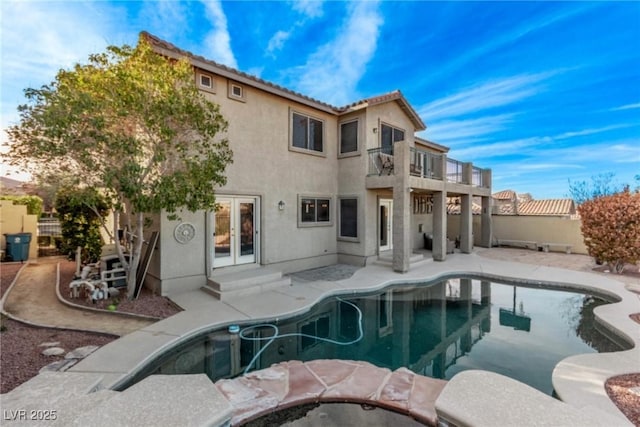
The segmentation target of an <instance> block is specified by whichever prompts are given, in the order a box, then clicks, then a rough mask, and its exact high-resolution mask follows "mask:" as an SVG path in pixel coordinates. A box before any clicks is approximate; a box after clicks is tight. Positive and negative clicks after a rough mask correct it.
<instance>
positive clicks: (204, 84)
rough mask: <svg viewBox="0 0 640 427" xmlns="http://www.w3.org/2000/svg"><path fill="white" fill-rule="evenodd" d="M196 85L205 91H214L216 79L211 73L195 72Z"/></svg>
mask: <svg viewBox="0 0 640 427" xmlns="http://www.w3.org/2000/svg"><path fill="white" fill-rule="evenodd" d="M196 85H197V86H198V88H200V89H203V90H206V91H207V92H213V93H215V92H216V81H215V80H214V78H213V76H212V75H211V74H207V73H203V72H202V71H198V72H196Z"/></svg>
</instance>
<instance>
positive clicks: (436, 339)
mask: <svg viewBox="0 0 640 427" xmlns="http://www.w3.org/2000/svg"><path fill="white" fill-rule="evenodd" d="M607 302H608V301H605V300H603V299H601V298H598V297H596V296H593V295H588V294H581V293H576V292H569V291H559V290H550V289H541V288H536V287H528V286H522V284H519V285H518V286H515V285H512V284H508V283H499V282H495V281H493V282H490V281H488V280H485V279H481V278H478V277H475V278H471V277H462V278H460V277H458V278H449V279H445V280H438V281H435V282H429V283H420V284H410V285H397V286H394V287H390V288H387V289H385V290H384V291H378V292H375V293H368V294H357V295H354V294H350V295H342V296H341V297H331V298H327V299H325V300H323V301H321V302H319V303H318V304H316V305H315V306H314V307H313V308H312V309H311V310H310V311H309V312H307V313H305V314H304V315H302V316H296V317H294V318H289V319H271V320H270V321H268V322H261V323H263V324H264V326H255V324H253V325H249V324H239V325H238V326H239V333H235V332H229V330H228V329H227V328H225V329H222V330H221V329H217V330H210V331H207V332H206V333H202V334H199V335H198V336H196V337H193V338H191V339H189V340H188V341H186V342H183V343H181V344H179V345H176V346H175V347H173V348H171V349H170V350H168V351H165V352H164V353H162V354H161V355H160V356H158V357H156V358H155V359H154V360H153V361H152V362H150V363H149V364H147V365H146V367H145V368H144V369H142V371H140V372H139V373H138V374H137V375H136V376H135V377H134V378H133V379H132V381H131V382H130V383H129V384H128V385H131V384H133V383H135V382H137V381H139V380H141V379H142V378H144V377H145V376H147V375H150V374H187V373H203V372H204V373H206V374H207V375H208V376H209V377H210V378H211V379H212V380H214V381H216V380H218V379H221V378H230V377H234V376H237V375H240V374H242V373H243V372H245V371H247V370H254V369H261V368H265V367H268V366H270V365H271V364H273V363H277V362H281V361H285V360H302V361H309V360H314V359H352V360H364V361H368V362H370V363H373V364H375V365H377V366H380V367H387V368H390V369H397V368H399V367H401V366H404V367H407V368H409V369H411V370H412V371H414V372H416V373H419V374H422V375H426V376H431V377H435V378H443V379H450V378H452V377H453V376H454V375H455V374H456V373H458V372H461V371H463V370H467V369H483V370H489V371H493V372H497V373H500V374H503V375H506V376H509V377H511V378H514V379H516V380H519V381H521V382H524V383H526V384H529V385H530V386H532V387H535V388H537V389H538V390H541V391H542V392H544V393H547V394H552V392H553V387H552V385H551V373H552V371H553V369H554V367H555V365H556V364H557V363H558V362H559V361H560V360H562V359H564V358H566V357H568V356H570V355H573V354H578V353H589V352H607V351H617V350H622V349H626V348H630V347H631V346H630V345H628V344H626V343H625V342H623V341H619V340H617V341H613V340H611V339H610V338H609V337H607V336H605V335H603V334H602V333H601V332H600V331H599V330H598V327H597V324H596V323H595V321H594V317H593V309H594V308H595V307H597V306H598V305H601V304H606V303H607ZM275 334H277V335H278V336H279V337H277V338H273V337H274V335H275ZM123 388H126V386H125V387H123Z"/></svg>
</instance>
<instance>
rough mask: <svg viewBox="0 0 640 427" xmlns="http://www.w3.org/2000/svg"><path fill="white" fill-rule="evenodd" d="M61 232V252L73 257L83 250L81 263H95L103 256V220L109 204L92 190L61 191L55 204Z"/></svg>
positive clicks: (68, 189)
mask: <svg viewBox="0 0 640 427" xmlns="http://www.w3.org/2000/svg"><path fill="white" fill-rule="evenodd" d="M55 207H56V210H57V211H58V218H59V219H60V225H61V228H62V248H61V249H62V252H64V253H66V254H67V255H68V256H69V257H73V256H74V255H75V252H76V248H78V247H80V248H82V262H83V263H85V264H86V263H90V262H96V261H98V260H99V259H100V254H101V252H102V245H103V243H104V242H103V240H102V235H101V234H100V229H101V228H102V219H103V218H104V217H105V216H106V215H107V214H108V213H109V204H108V201H107V200H106V198H105V197H103V196H101V195H100V194H99V193H98V192H97V191H96V190H95V189H93V188H84V189H78V188H64V189H61V190H60V191H58V194H57V195H56V200H55Z"/></svg>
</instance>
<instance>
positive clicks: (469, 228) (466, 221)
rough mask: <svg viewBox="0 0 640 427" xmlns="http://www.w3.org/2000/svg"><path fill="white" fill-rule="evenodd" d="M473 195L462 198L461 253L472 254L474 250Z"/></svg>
mask: <svg viewBox="0 0 640 427" xmlns="http://www.w3.org/2000/svg"><path fill="white" fill-rule="evenodd" d="M471 204H472V199H471V195H469V194H463V195H462V196H461V197H460V251H461V252H462V253H464V254H470V253H471V251H472V250H473V208H472V205H471Z"/></svg>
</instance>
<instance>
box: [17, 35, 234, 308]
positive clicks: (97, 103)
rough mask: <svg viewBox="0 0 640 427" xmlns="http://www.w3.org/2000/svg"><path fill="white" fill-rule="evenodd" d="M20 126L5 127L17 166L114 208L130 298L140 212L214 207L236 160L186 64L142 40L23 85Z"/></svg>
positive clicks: (140, 239) (221, 125)
mask: <svg viewBox="0 0 640 427" xmlns="http://www.w3.org/2000/svg"><path fill="white" fill-rule="evenodd" d="M25 95H26V98H27V100H28V103H27V104H26V105H22V106H20V107H19V108H18V110H19V112H20V118H21V120H20V123H19V124H18V125H16V126H12V127H10V128H9V130H8V134H9V145H10V151H9V154H8V157H9V158H10V159H11V161H12V163H13V164H14V165H18V166H22V168H23V169H28V170H29V169H31V170H33V169H34V168H35V169H36V171H35V172H37V171H39V172H41V173H42V172H43V171H48V173H53V174H56V175H57V176H61V175H65V176H70V177H73V178H74V179H75V183H76V184H77V185H82V186H84V187H88V188H95V189H100V191H101V192H102V193H103V194H104V195H105V196H106V197H107V198H108V200H109V201H110V203H111V205H112V206H113V208H112V209H113V213H114V219H115V220H114V229H113V235H114V236H115V235H116V233H117V231H118V230H119V229H124V230H126V231H127V232H126V233H125V238H126V242H125V244H124V247H125V248H127V249H128V250H129V251H130V261H128V260H127V258H125V256H124V251H123V245H121V244H120V241H119V239H115V241H116V248H117V251H118V255H119V256H120V261H121V262H122V265H123V266H124V268H125V270H126V271H127V283H128V295H129V297H130V298H131V297H132V296H133V293H134V288H135V282H136V277H135V274H136V270H137V266H138V263H139V261H140V254H141V250H142V244H143V236H144V227H145V222H146V218H145V213H151V212H162V211H164V212H167V213H168V214H169V216H170V217H172V218H177V215H176V212H177V211H178V210H179V209H182V208H186V209H188V210H190V211H196V210H200V209H213V208H214V206H215V197H214V191H213V190H214V188H215V187H216V186H220V185H224V184H225V182H226V178H225V175H224V171H225V168H226V166H227V165H228V164H229V163H230V162H231V161H232V153H231V150H230V149H229V146H228V141H227V140H226V138H224V132H225V130H226V127H227V123H226V121H225V120H224V118H223V117H222V115H221V113H220V111H219V107H218V106H217V105H216V104H214V103H212V102H210V101H208V100H207V99H205V97H204V95H203V94H202V93H201V92H200V91H198V89H197V88H196V86H195V84H194V73H193V68H192V66H191V65H190V64H189V62H188V61H187V60H186V59H184V60H180V61H174V60H170V59H168V58H166V57H164V56H162V55H161V54H158V53H156V52H154V51H153V49H152V47H151V46H150V44H149V43H148V42H147V40H146V39H145V36H144V34H143V35H141V36H140V39H139V42H138V45H137V46H136V47H135V48H132V47H129V46H123V47H116V46H111V47H108V48H107V50H106V52H104V53H101V54H95V55H91V56H90V57H89V62H88V64H85V65H81V64H77V65H76V66H75V67H74V68H73V69H72V70H61V71H60V72H59V73H58V74H57V76H56V79H55V81H53V82H52V83H51V84H49V85H46V86H43V87H41V88H40V89H26V90H25Z"/></svg>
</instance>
